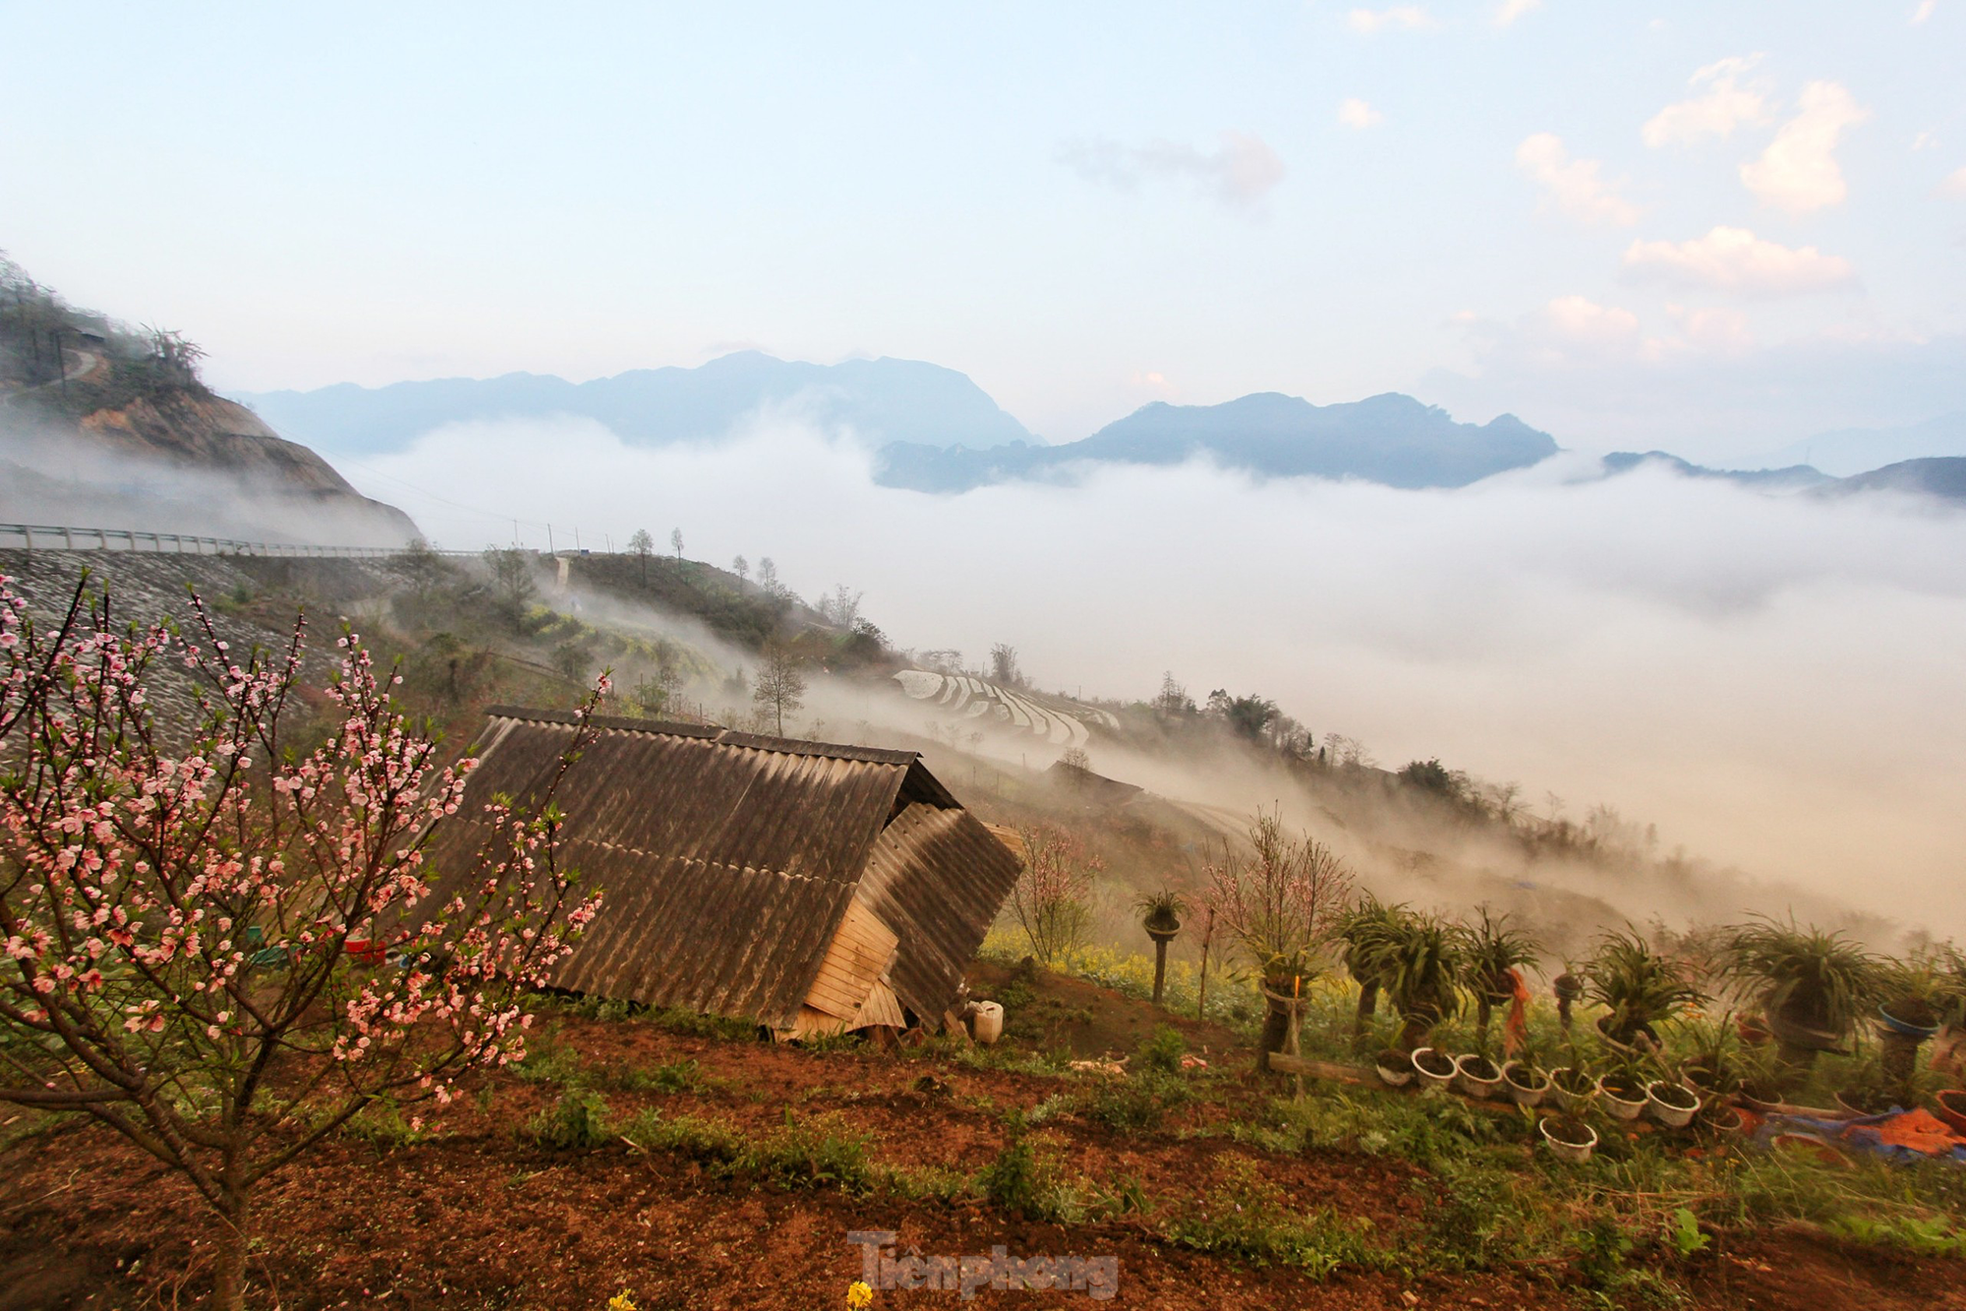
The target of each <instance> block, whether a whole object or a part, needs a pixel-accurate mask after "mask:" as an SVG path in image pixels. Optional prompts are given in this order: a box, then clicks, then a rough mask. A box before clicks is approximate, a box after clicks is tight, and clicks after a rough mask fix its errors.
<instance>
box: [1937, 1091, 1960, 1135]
mask: <svg viewBox="0 0 1966 1311" xmlns="http://www.w3.org/2000/svg"><path fill="white" fill-rule="evenodd" d="M1933 1102H1934V1105H1933V1107H1932V1114H1934V1115H1936V1116H1938V1117H1939V1118H1940V1119H1941V1120H1944V1121H1945V1122H1946V1125H1947V1127H1948V1128H1950V1129H1951V1130H1952V1131H1953V1132H1954V1133H1966V1092H1962V1091H1961V1090H1960V1089H1958V1088H1948V1089H1946V1090H1945V1091H1944V1092H1942V1093H1940V1094H1939V1095H1938V1096H1937V1097H1935V1098H1933Z"/></svg>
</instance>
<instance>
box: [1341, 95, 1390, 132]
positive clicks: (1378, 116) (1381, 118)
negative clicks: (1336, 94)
mask: <svg viewBox="0 0 1966 1311" xmlns="http://www.w3.org/2000/svg"><path fill="white" fill-rule="evenodd" d="M1385 120H1386V116H1385V115H1384V114H1382V113H1380V112H1379V111H1378V110H1376V109H1374V108H1373V107H1372V106H1370V105H1368V104H1366V103H1365V102H1364V101H1363V100H1360V99H1358V98H1357V97H1356V96H1354V97H1353V98H1351V99H1349V100H1347V101H1345V103H1344V104H1342V105H1340V106H1338V121H1339V122H1340V123H1343V124H1344V125H1345V126H1346V127H1351V128H1361V129H1363V128H1368V127H1371V126H1373V125H1374V124H1375V123H1383V122H1385Z"/></svg>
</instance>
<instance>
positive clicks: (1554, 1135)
mask: <svg viewBox="0 0 1966 1311" xmlns="http://www.w3.org/2000/svg"><path fill="white" fill-rule="evenodd" d="M1536 1128H1537V1130H1538V1131H1539V1132H1540V1133H1541V1134H1542V1135H1543V1145H1544V1146H1545V1147H1547V1148H1549V1149H1550V1152H1551V1154H1552V1155H1554V1156H1555V1157H1556V1158H1557V1159H1558V1160H1562V1161H1570V1162H1573V1163H1575V1164H1578V1165H1581V1164H1583V1163H1584V1162H1585V1161H1588V1160H1590V1159H1591V1152H1592V1151H1593V1150H1594V1149H1595V1148H1596V1147H1597V1130H1595V1129H1593V1128H1591V1127H1590V1126H1589V1125H1588V1124H1585V1123H1584V1122H1583V1121H1582V1120H1579V1119H1576V1118H1575V1117H1573V1116H1569V1115H1548V1116H1544V1117H1543V1119H1542V1120H1540V1121H1538V1122H1537V1125H1536Z"/></svg>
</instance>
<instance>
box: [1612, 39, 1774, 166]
mask: <svg viewBox="0 0 1966 1311" xmlns="http://www.w3.org/2000/svg"><path fill="white" fill-rule="evenodd" d="M1760 60H1761V56H1760V55H1758V54H1756V55H1747V56H1745V57H1743V56H1735V57H1733V58H1729V59H1721V60H1717V61H1715V62H1714V63H1711V64H1708V65H1707V66H1706V67H1705V68H1702V69H1700V70H1699V71H1698V72H1696V73H1694V74H1693V76H1692V77H1691V78H1689V79H1688V80H1687V85H1688V86H1691V87H1705V88H1706V90H1705V91H1704V92H1702V93H1701V94H1700V95H1696V96H1694V97H1692V98H1691V99H1688V100H1681V101H1679V102H1677V103H1676V104H1671V105H1667V106H1666V107H1665V108H1664V109H1662V110H1660V111H1659V112H1658V113H1657V114H1654V115H1653V116H1652V118H1651V119H1650V120H1649V121H1647V123H1646V124H1645V127H1644V129H1643V132H1642V134H1643V136H1644V138H1645V144H1646V145H1648V146H1652V147H1653V148H1655V149H1656V148H1657V147H1659V146H1665V145H1679V146H1683V145H1688V144H1690V143H1692V142H1695V141H1698V140H1699V139H1700V138H1702V137H1710V136H1711V137H1721V138H1725V137H1728V136H1731V135H1732V134H1733V131H1734V129H1735V128H1737V127H1740V126H1741V125H1742V124H1744V123H1765V122H1767V121H1768V110H1767V103H1766V100H1765V98H1764V90H1763V88H1761V87H1759V86H1742V85H1741V82H1740V80H1741V79H1742V78H1743V77H1745V76H1746V75H1747V73H1748V72H1749V70H1751V69H1752V68H1753V67H1754V66H1755V64H1757V63H1759V62H1760Z"/></svg>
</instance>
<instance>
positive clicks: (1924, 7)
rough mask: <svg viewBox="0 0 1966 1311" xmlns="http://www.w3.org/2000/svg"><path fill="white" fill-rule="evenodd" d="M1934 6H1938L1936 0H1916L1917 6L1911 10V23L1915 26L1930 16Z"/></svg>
mask: <svg viewBox="0 0 1966 1311" xmlns="http://www.w3.org/2000/svg"><path fill="white" fill-rule="evenodd" d="M1936 8H1938V0H1918V8H1916V9H1914V10H1912V11H1911V25H1912V26H1913V27H1916V26H1918V25H1919V24H1920V23H1922V22H1924V21H1925V20H1926V19H1928V18H1930V17H1931V16H1932V11H1933V10H1934V9H1936Z"/></svg>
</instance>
